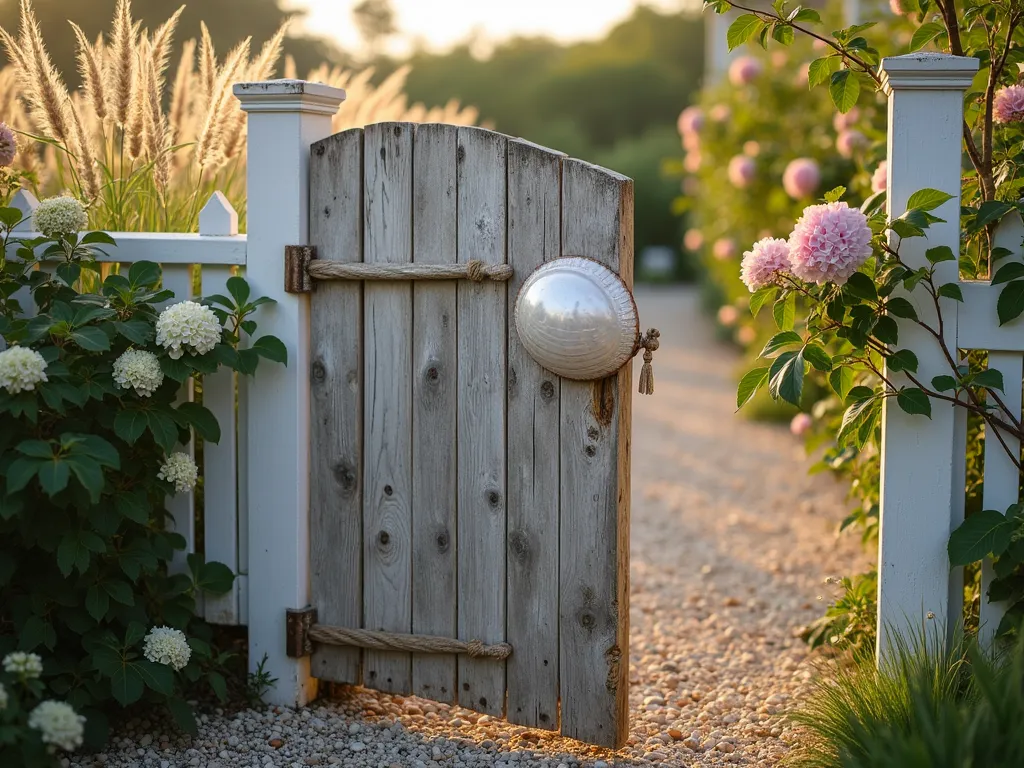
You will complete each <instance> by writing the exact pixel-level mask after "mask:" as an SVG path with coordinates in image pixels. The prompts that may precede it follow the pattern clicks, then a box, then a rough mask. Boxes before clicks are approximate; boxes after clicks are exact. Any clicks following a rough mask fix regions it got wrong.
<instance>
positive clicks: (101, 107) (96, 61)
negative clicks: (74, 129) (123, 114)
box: [68, 21, 108, 120]
mask: <svg viewBox="0 0 1024 768" xmlns="http://www.w3.org/2000/svg"><path fill="white" fill-rule="evenodd" d="M68 23H69V24H70V25H71V28H72V29H73V30H74V32H75V38H76V40H77V41H78V71H79V72H80V73H81V75H82V88H83V90H84V91H85V95H86V97H87V98H88V100H89V105H90V106H91V107H92V108H93V111H94V112H96V116H97V117H99V119H100V120H104V119H106V117H107V113H108V110H107V91H106V88H105V84H104V82H103V48H102V46H103V42H102V38H100V39H98V40H97V41H96V45H95V46H93V45H90V43H89V39H88V38H87V37H86V36H85V33H84V32H82V28H81V27H80V26H78V25H77V24H75V22H73V21H69V22H68Z"/></svg>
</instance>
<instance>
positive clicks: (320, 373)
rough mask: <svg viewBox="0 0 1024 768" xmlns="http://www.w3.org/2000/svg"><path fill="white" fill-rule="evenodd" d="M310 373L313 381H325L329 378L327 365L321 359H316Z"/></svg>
mask: <svg viewBox="0 0 1024 768" xmlns="http://www.w3.org/2000/svg"><path fill="white" fill-rule="evenodd" d="M309 373H310V376H311V377H312V379H313V381H316V382H320V381H323V380H324V379H326V378H327V366H325V365H324V364H323V363H322V362H321V361H319V360H314V361H313V364H312V365H311V366H310V367H309Z"/></svg>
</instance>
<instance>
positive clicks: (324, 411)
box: [310, 123, 633, 746]
mask: <svg viewBox="0 0 1024 768" xmlns="http://www.w3.org/2000/svg"><path fill="white" fill-rule="evenodd" d="M310 187H311V190H310V243H311V244H312V245H313V246H315V247H316V251H317V258H318V259H321V260H334V261H348V262H359V261H365V262H367V263H396V264H407V263H414V264H433V265H438V264H446V263H455V262H458V263H466V262H469V261H471V260H480V261H482V262H484V263H486V264H509V265H510V266H512V268H513V276H512V278H511V280H509V281H508V282H507V283H505V282H498V281H492V280H483V281H479V282H475V281H471V280H458V281H456V280H446V281H425V280H413V281H394V280H382V281H367V282H356V281H344V280H339V281H329V282H328V281H317V283H316V285H315V290H314V292H313V296H312V299H311V302H312V303H311V307H312V310H311V311H312V317H311V357H310V360H311V372H310V376H311V388H312V398H311V409H312V413H311V419H312V441H313V442H312V445H311V465H312V478H311V501H310V522H311V553H310V554H311V564H312V581H313V584H312V587H313V602H314V607H315V608H316V611H317V623H318V624H319V625H321V626H335V627H346V628H365V629H370V630H383V631H387V632H390V633H394V634H399V635H412V636H433V637H442V638H457V639H459V640H463V641H470V640H478V641H481V642H483V643H487V644H496V643H502V642H507V643H508V644H509V645H511V647H512V653H511V655H510V656H509V657H508V658H507V660H503V659H495V658H475V657H472V656H470V655H468V654H461V653H460V654H458V655H454V654H439V653H409V652H395V651H381V650H371V649H368V648H364V649H359V648H354V647H346V646H334V645H328V644H324V643H320V642H318V643H316V644H315V645H314V648H313V655H312V672H313V674H314V675H315V676H317V677H320V678H322V679H327V680H333V681H336V682H347V683H362V684H364V685H367V686H369V687H372V688H377V689H381V690H385V691H389V692H393V693H401V694H408V693H414V694H417V695H420V696H425V697H428V698H432V699H436V700H439V701H445V702H458V703H459V704H460V705H462V706H466V707H469V708H472V709H475V710H478V711H481V712H486V713H489V714H495V715H504V716H506V717H508V719H510V720H511V721H513V722H516V723H520V724H523V725H529V726H533V727H538V728H547V729H560V730H561V731H562V733H563V734H565V735H568V736H572V737H574V738H578V739H581V740H584V741H589V742H593V743H599V744H605V745H610V746H618V745H621V744H622V743H623V742H624V740H625V738H626V735H627V730H628V721H627V711H626V705H627V698H628V697H627V693H628V692H627V660H628V617H629V607H628V606H629V603H628V525H629V481H628V470H629V418H630V392H631V366H626V367H625V368H624V369H623V370H622V371H620V372H619V373H618V374H617V375H615V376H612V377H610V378H607V379H605V380H603V381H598V382H574V381H568V380H560V379H559V378H558V377H557V376H555V375H553V374H551V373H550V372H548V371H546V370H545V369H543V368H541V367H540V366H539V365H537V363H535V362H534V361H533V360H532V359H531V358H530V357H529V356H528V355H527V354H526V353H525V351H524V350H523V349H522V347H521V346H520V344H519V341H518V337H517V334H516V331H515V326H514V320H513V307H514V302H515V297H516V294H517V292H518V290H519V287H520V286H521V285H522V282H523V280H525V278H526V277H527V276H528V275H529V274H530V272H531V271H532V270H533V269H534V268H536V267H537V266H539V265H540V264H541V263H543V262H544V261H547V260H552V259H556V258H559V257H560V256H562V255H584V256H588V257H590V258H593V259H596V260H598V261H601V262H603V263H605V264H607V265H608V266H610V267H611V268H612V269H613V270H615V271H617V272H619V274H621V275H622V277H623V278H624V280H625V281H626V282H627V284H630V285H631V284H632V256H633V254H632V204H633V200H632V183H631V182H630V181H629V180H628V179H625V178H624V177H621V176H618V175H616V174H613V173H610V172H609V171H606V170H604V169H600V168H596V167H594V166H591V165H588V164H586V163H582V162H580V161H576V160H570V159H566V158H565V157H564V156H562V155H560V154H558V153H555V152H551V151H549V150H546V149H543V148H541V147H537V146H534V145H532V144H529V143H527V142H524V141H520V140H515V139H509V138H508V137H505V136H502V135H500V134H497V133H493V132H491V131H486V130H482V129H478V128H460V127H454V126H446V125H419V126H414V125H411V124H404V123H383V124H378V125H373V126H368V127H367V128H366V129H365V130H359V129H356V130H350V131H345V132H343V133H339V134H336V135H334V136H331V137H329V138H328V139H325V140H324V141H322V142H319V143H317V144H314V145H313V149H312V156H311V166H310Z"/></svg>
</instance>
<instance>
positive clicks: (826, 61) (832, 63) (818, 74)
mask: <svg viewBox="0 0 1024 768" xmlns="http://www.w3.org/2000/svg"><path fill="white" fill-rule="evenodd" d="M839 61H840V59H839V57H837V56H826V57H824V58H821V59H815V60H814V61H812V62H811V66H810V68H809V69H808V70H807V86H808V87H809V88H813V87H814V86H816V85H821V84H822V83H824V82H825V81H826V80H828V79H829V77H830V76H831V75H832V72H834V71H835V69H836V67H838V66H839Z"/></svg>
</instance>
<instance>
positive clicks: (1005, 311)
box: [996, 280, 1024, 325]
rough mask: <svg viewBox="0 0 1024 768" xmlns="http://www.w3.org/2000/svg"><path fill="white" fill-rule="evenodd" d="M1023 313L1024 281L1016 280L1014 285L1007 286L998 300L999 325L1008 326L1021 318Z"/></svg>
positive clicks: (1008, 284) (1000, 293)
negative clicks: (1012, 321)
mask: <svg viewBox="0 0 1024 768" xmlns="http://www.w3.org/2000/svg"><path fill="white" fill-rule="evenodd" d="M1021 312H1024V280H1014V281H1013V282H1012V283H1007V284H1006V287H1005V288H1003V290H1002V291H1000V292H999V298H998V299H997V300H996V313H997V314H998V315H999V324H1000V325H1006V324H1007V323H1008V322H1010V321H1011V320H1013V319H1015V318H1017V317H1020V313H1021Z"/></svg>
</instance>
